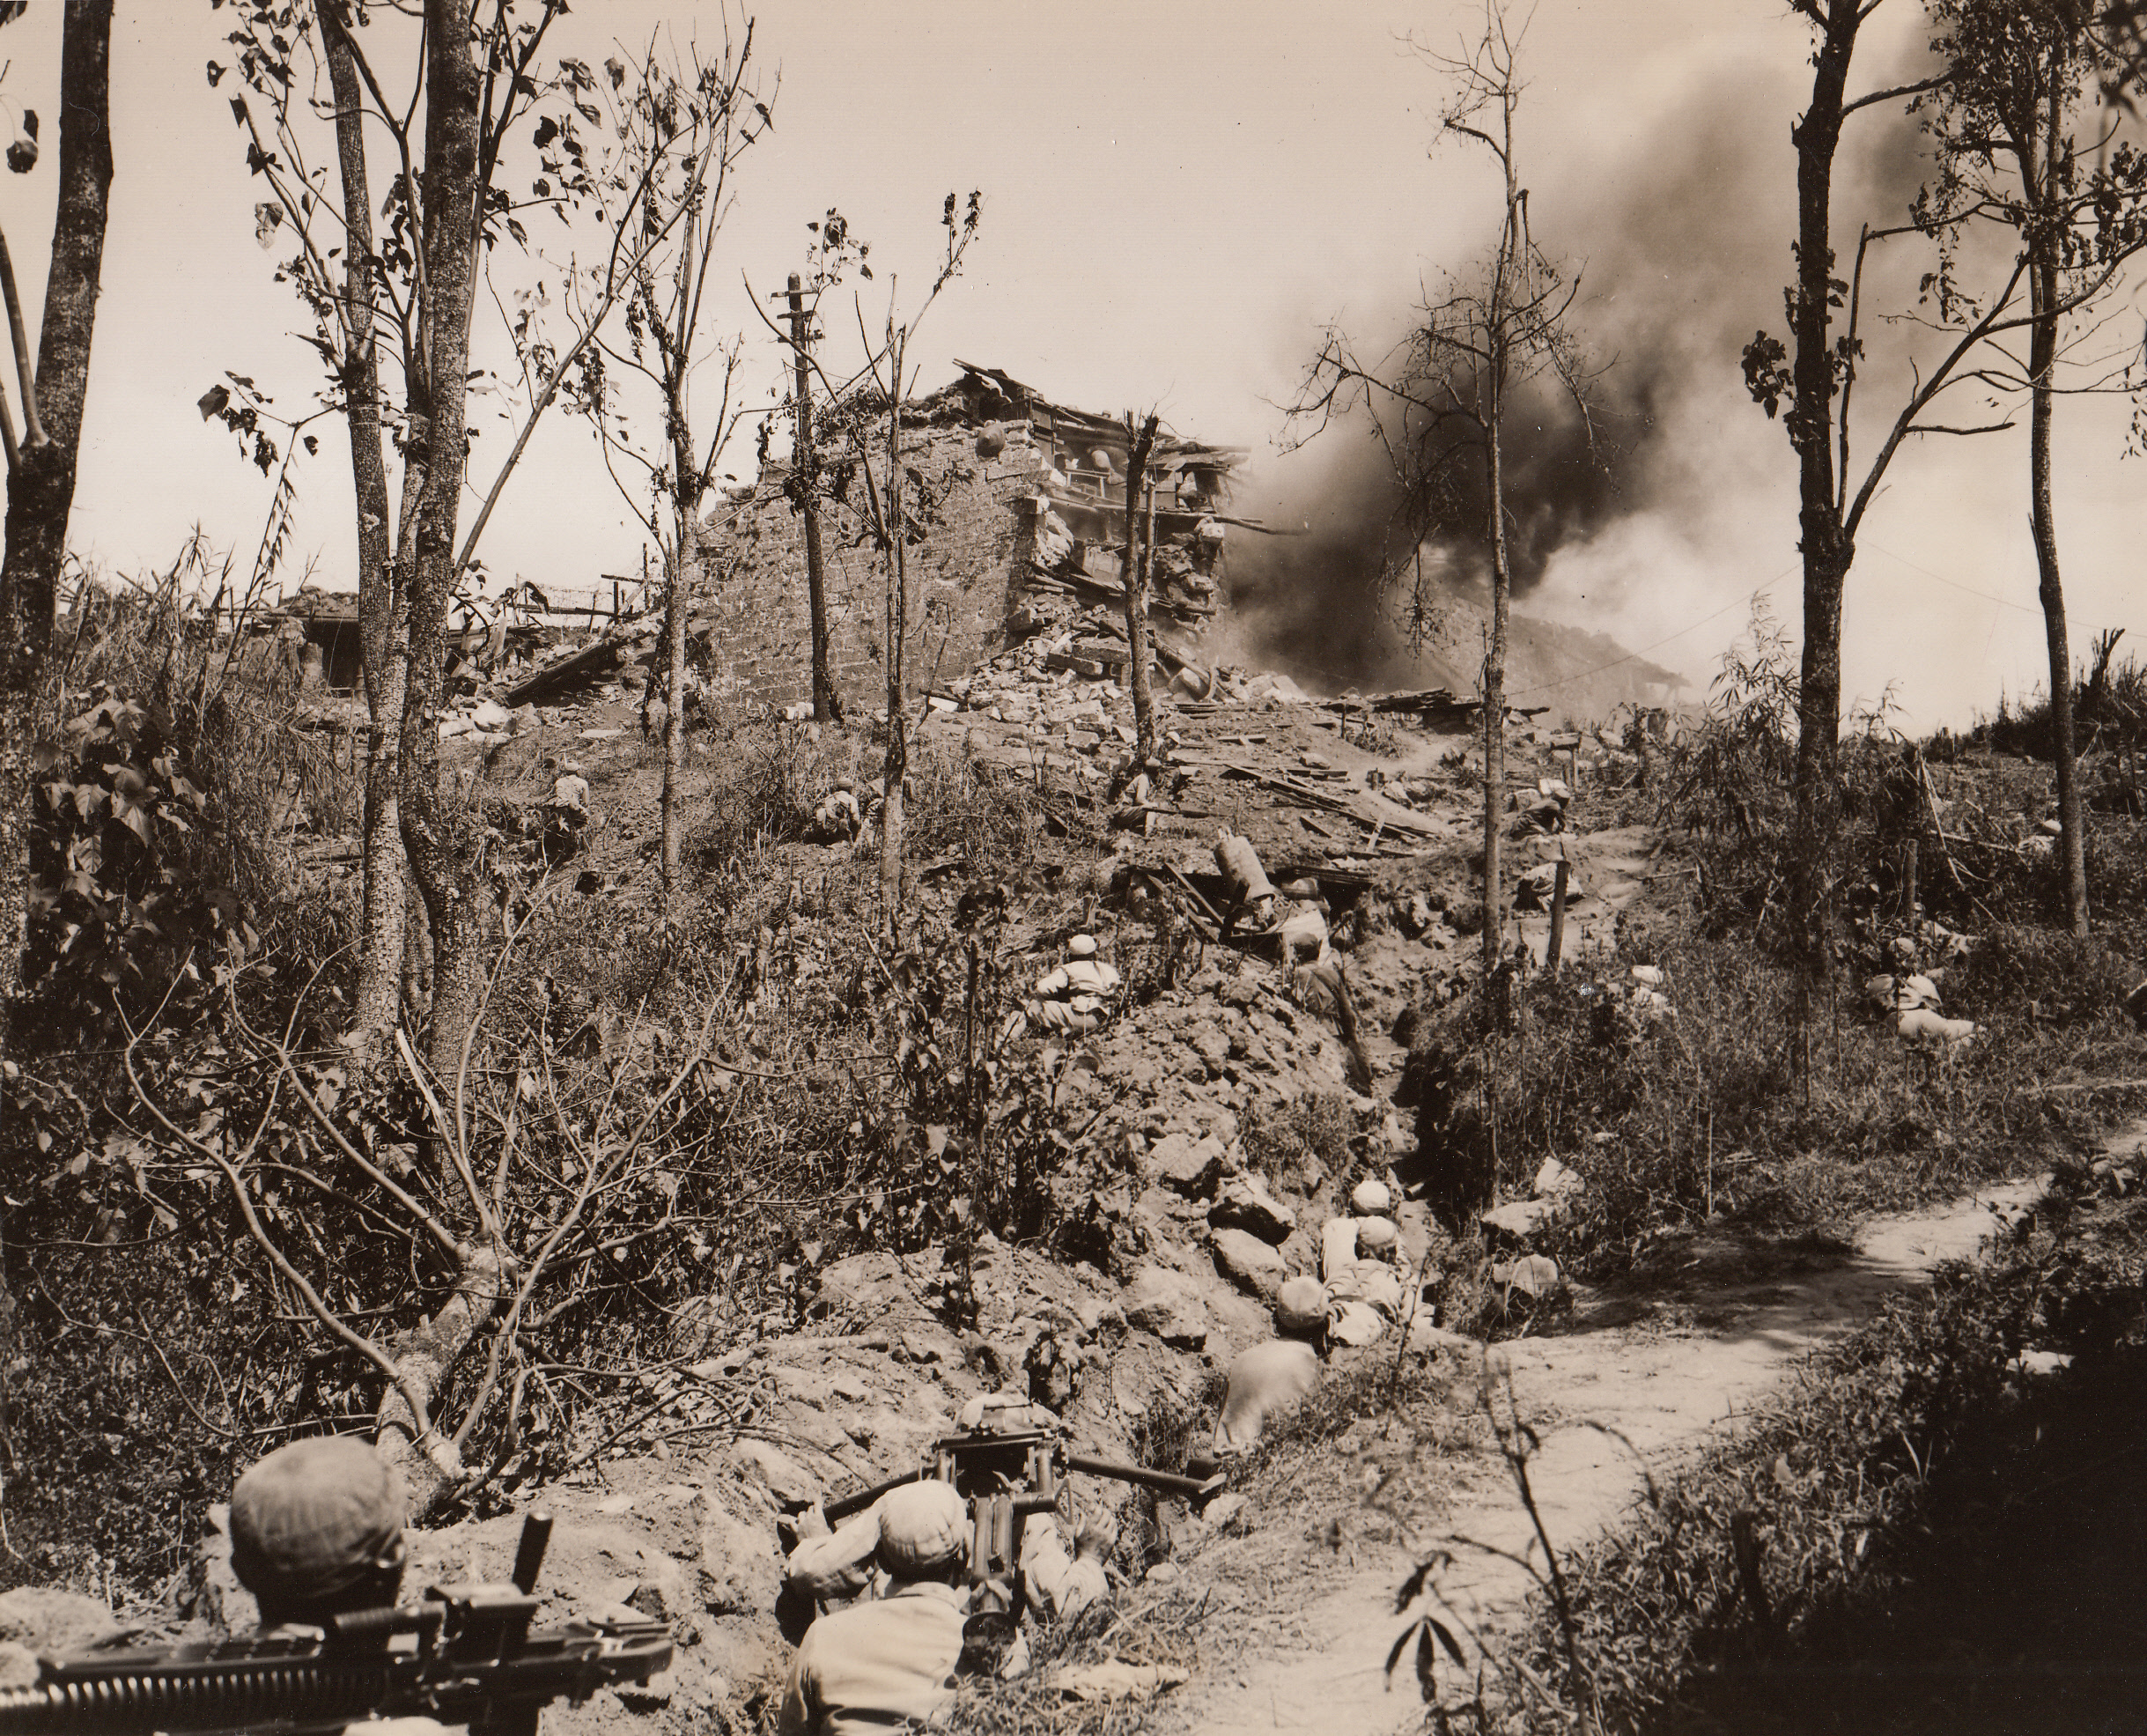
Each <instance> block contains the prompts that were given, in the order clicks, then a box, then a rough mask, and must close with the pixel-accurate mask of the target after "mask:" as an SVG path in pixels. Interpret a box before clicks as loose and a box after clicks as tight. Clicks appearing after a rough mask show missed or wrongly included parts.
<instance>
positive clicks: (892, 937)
mask: <svg viewBox="0 0 2147 1736" xmlns="http://www.w3.org/2000/svg"><path fill="white" fill-rule="evenodd" d="M903 350H904V344H903V342H902V334H901V333H900V332H899V331H898V332H897V333H896V337H895V341H894V343H893V344H891V345H890V346H889V359H890V360H891V361H892V363H893V366H892V368H891V369H890V370H889V374H888V378H889V380H892V381H893V382H894V383H893V386H892V388H890V389H889V393H888V403H887V529H888V542H889V548H888V555H887V761H886V764H885V766H884V767H883V768H882V787H883V788H884V790H885V792H886V794H885V795H884V796H883V797H882V801H881V804H880V924H881V929H882V934H884V936H885V937H886V939H887V940H888V941H889V942H890V943H891V942H895V941H896V940H897V939H899V938H900V936H901V934H902V819H903V815H902V796H903V788H902V787H903V781H904V779H905V778H907V777H908V775H909V771H910V742H909V732H908V728H907V724H908V718H907V716H906V714H905V705H906V701H905V699H904V695H903V691H902V684H903V683H902V666H903V646H904V641H905V640H906V639H908V638H909V632H910V570H909V563H908V558H907V557H906V555H905V554H904V545H905V542H906V539H905V537H904V534H903V505H902V494H903V490H902V363H903Z"/></svg>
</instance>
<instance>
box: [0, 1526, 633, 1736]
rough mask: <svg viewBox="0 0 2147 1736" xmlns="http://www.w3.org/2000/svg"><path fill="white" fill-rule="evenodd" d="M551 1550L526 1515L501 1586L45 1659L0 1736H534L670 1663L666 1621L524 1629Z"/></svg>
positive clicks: (7, 1702) (1, 1691)
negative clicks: (568, 1712) (417, 1722)
mask: <svg viewBox="0 0 2147 1736" xmlns="http://www.w3.org/2000/svg"><path fill="white" fill-rule="evenodd" d="M550 1540H551V1518H550V1515H549V1514H543V1513H532V1514H531V1515H530V1516H529V1517H528V1519H526V1520H525V1521H524V1522H523V1525H522V1535H521V1542H520V1547H519V1548H517V1549H516V1551H515V1556H514V1583H513V1585H486V1584H476V1583H473V1584H468V1585H436V1586H433V1587H432V1589H431V1590H429V1591H428V1592H426V1593H425V1595H424V1598H423V1599H420V1600H419V1601H418V1602H417V1604H415V1605H411V1606H404V1607H390V1608H386V1609H360V1610H352V1611H349V1612H347V1613H345V1614H341V1615H337V1616H334V1617H332V1618H331V1619H330V1620H329V1621H328V1626H327V1627H326V1628H325V1629H310V1628H299V1629H289V1630H279V1631H277V1632H274V1633H270V1634H268V1635H264V1636H258V1637H255V1638H253V1639H244V1640H232V1641H228V1642H225V1643H224V1644H216V1645H198V1644H196V1645H173V1646H150V1647H140V1648H124V1647H93V1648H92V1649H90V1650H88V1651H77V1652H70V1653H69V1654H67V1655H66V1656H64V1657H61V1658H41V1659H40V1660H39V1666H38V1680H37V1681H36V1683H35V1684H34V1685H33V1686H31V1687H27V1688H0V1736H76V1732H80V1736H150V1733H151V1732H158V1731H163V1732H171V1736H199V1732H237V1731H267V1732H277V1736H301V1732H325V1731H336V1730H340V1729H341V1728H342V1727H343V1725H347V1724H351V1723H355V1722H358V1720H361V1719H364V1718H437V1719H439V1721H440V1722H441V1723H442V1724H466V1725H469V1727H470V1729H471V1731H472V1732H483V1736H535V1732H536V1727H537V1714H538V1712H539V1711H541V1710H542V1709H543V1708H544V1707H545V1706H547V1705H549V1704H550V1703H551V1702H552V1701H554V1700H557V1699H559V1698H561V1697H564V1698H567V1699H570V1700H573V1701H581V1700H586V1699H587V1698H588V1696H589V1695H591V1694H593V1693H594V1692H595V1691H596V1690H597V1689H598V1688H602V1687H606V1686H609V1684H611V1683H614V1682H622V1681H647V1680H648V1679H649V1677H651V1676H653V1675H654V1674H655V1673H657V1672H658V1671H660V1670H662V1669H666V1668H668V1667H669V1666H670V1662H671V1636H670V1632H669V1630H668V1629H667V1628H666V1627H665V1626H664V1624H663V1623H662V1622H660V1621H629V1620H616V1621H615V1620H609V1619H599V1620H596V1621H570V1622H568V1623H567V1624H566V1625H565V1626H564V1627H560V1628H547V1629H539V1630H538V1631H536V1632H535V1633H532V1632H531V1631H530V1630H529V1622H530V1619H531V1618H532V1617H533V1616H534V1615H535V1614H536V1612H537V1607H538V1599H536V1598H535V1596H533V1595H532V1593H533V1592H535V1589H536V1578H537V1570H538V1569H539V1568H540V1567H541V1566H542V1564H543V1559H544V1548H545V1545H546V1544H547V1543H549V1542H550Z"/></svg>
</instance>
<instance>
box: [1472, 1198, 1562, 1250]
mask: <svg viewBox="0 0 2147 1736" xmlns="http://www.w3.org/2000/svg"><path fill="white" fill-rule="evenodd" d="M1550 1220H1551V1208H1550V1205H1549V1203H1548V1202H1547V1201H1546V1200H1514V1201H1513V1202H1512V1203H1511V1204H1509V1205H1504V1206H1494V1208H1492V1209H1491V1210H1489V1211H1487V1212H1486V1213H1485V1214H1484V1215H1483V1216H1482V1217H1481V1218H1480V1219H1479V1220H1478V1221H1479V1223H1482V1224H1483V1226H1484V1228H1485V1229H1487V1230H1497V1231H1498V1232H1499V1233H1500V1234H1501V1235H1502V1236H1510V1237H1513V1238H1514V1239H1515V1240H1516V1241H1521V1242H1525V1241H1527V1240H1528V1239H1529V1238H1530V1237H1531V1236H1534V1235H1535V1234H1536V1233H1537V1232H1538V1230H1541V1229H1542V1228H1543V1226H1544V1225H1545V1224H1546V1223H1549V1222H1550Z"/></svg>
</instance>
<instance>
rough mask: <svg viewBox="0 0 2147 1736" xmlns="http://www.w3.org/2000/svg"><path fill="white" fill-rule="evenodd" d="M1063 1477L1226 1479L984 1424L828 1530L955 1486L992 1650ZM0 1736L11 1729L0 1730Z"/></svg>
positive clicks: (1192, 1489)
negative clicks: (897, 1497) (909, 1496)
mask: <svg viewBox="0 0 2147 1736" xmlns="http://www.w3.org/2000/svg"><path fill="white" fill-rule="evenodd" d="M1066 1472H1080V1473H1081V1474H1084V1475H1088V1476H1092V1477H1109V1478H1110V1479H1111V1480H1113V1481H1117V1482H1122V1483H1133V1484H1135V1485H1137V1486H1138V1487H1140V1488H1142V1489H1153V1490H1155V1492H1156V1493H1157V1494H1159V1495H1175V1496H1184V1498H1186V1499H1187V1500H1199V1499H1200V1498H1202V1497H1203V1496H1210V1495H1213V1494H1214V1493H1215V1492H1216V1491H1217V1490H1219V1489H1221V1488H1222V1487H1223V1485H1224V1484H1225V1483H1226V1482H1227V1481H1228V1478H1226V1477H1224V1476H1222V1475H1221V1474H1217V1475H1215V1476H1213V1477H1183V1476H1179V1475H1178V1474H1177V1473H1175V1472H1171V1471H1151V1470H1150V1469H1148V1468H1147V1466H1145V1465H1123V1464H1120V1463H1118V1461H1117V1460H1115V1459H1096V1458H1094V1457H1092V1456H1090V1455H1089V1454H1088V1453H1081V1452H1069V1451H1068V1450H1067V1448H1066V1441H1065V1439H1064V1437H1062V1436H1060V1435H1058V1434H1056V1433H1053V1432H1051V1431H1050V1430H1048V1429H1026V1428H1022V1429H992V1428H991V1427H990V1426H989V1425H988V1423H987V1425H986V1426H985V1428H984V1429H982V1430H980V1431H979V1432H978V1433H975V1434H968V1435H950V1436H948V1437H946V1438H945V1439H943V1440H938V1441H934V1442H933V1444H932V1447H931V1450H930V1452H929V1453H928V1454H927V1455H926V1459H925V1461H924V1463H923V1464H922V1465H920V1466H919V1467H918V1469H916V1470H914V1471H910V1472H905V1473H904V1474H903V1475H901V1476H899V1477H890V1478H889V1479H888V1480H887V1481H885V1482H882V1483H874V1485H873V1486H872V1487H871V1488H869V1489H860V1490H859V1491H858V1492H857V1493H856V1494H855V1495H848V1496H844V1497H843V1498H842V1499H841V1500H839V1501H831V1502H830V1503H828V1505H827V1507H826V1509H825V1511H826V1514H827V1518H828V1521H829V1523H830V1525H833V1524H838V1523H840V1522H841V1521H842V1520H844V1519H846V1518H849V1517H850V1516H851V1515H852V1513H861V1512H863V1511H865V1509H867V1507H869V1506H871V1505H872V1504H873V1503H874V1502H875V1501H877V1500H878V1499H879V1498H880V1497H881V1496H883V1495H886V1494H888V1493H889V1491H891V1490H894V1489H900V1488H901V1487H902V1486H903V1485H904V1483H911V1482H919V1481H923V1480H924V1479H925V1478H926V1477H928V1476H929V1477H937V1478H938V1479H939V1480H940V1481H941V1482H945V1483H951V1484H953V1485H954V1487H955V1491H956V1492H957V1493H958V1494H960V1495H962V1496H965V1497H966V1498H967V1499H968V1501H969V1511H970V1547H969V1578H970V1585H971V1587H972V1588H973V1590H972V1592H971V1598H970V1611H971V1614H970V1618H969V1622H968V1624H967V1625H968V1633H969V1638H970V1644H971V1645H972V1646H990V1645H992V1644H997V1643H1003V1642H1004V1641H1006V1640H1007V1639H1010V1638H1011V1637H1012V1636H1013V1633H1014V1625H1015V1622H1016V1620H1017V1614H1016V1612H1017V1602H1016V1599H1015V1596H1014V1577H1015V1573H1016V1571H1017V1569H1018V1567H1019V1563H1020V1551H1021V1534H1020V1522H1021V1521H1022V1520H1023V1519H1025V1518H1028V1517H1029V1514H1031V1513H1049V1512H1053V1511H1057V1509H1058V1506H1059V1476H1060V1475H1061V1474H1063V1473H1066ZM0 1736H7V1732H5V1731H4V1729H0Z"/></svg>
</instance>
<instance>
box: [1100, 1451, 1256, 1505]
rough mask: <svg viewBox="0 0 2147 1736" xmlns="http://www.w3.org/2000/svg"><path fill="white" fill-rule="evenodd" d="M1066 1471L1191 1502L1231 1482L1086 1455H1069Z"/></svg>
mask: <svg viewBox="0 0 2147 1736" xmlns="http://www.w3.org/2000/svg"><path fill="white" fill-rule="evenodd" d="M1066 1469H1067V1470H1069V1471H1081V1472H1084V1473H1086V1474H1088V1475H1089V1476H1091V1477H1110V1478H1112V1479H1114V1480H1115V1481H1118V1482H1122V1483H1136V1484H1138V1485H1140V1487H1141V1488H1142V1489H1154V1490H1155V1492H1156V1493H1157V1494H1159V1495H1178V1496H1185V1497H1186V1498H1187V1499H1188V1500H1191V1499H1192V1498H1194V1497H1196V1496H1203V1495H1213V1494H1214V1492H1215V1491H1216V1490H1217V1489H1221V1487H1222V1486H1223V1484H1224V1482H1225V1481H1227V1480H1226V1479H1225V1478H1223V1477H1221V1476H1214V1477H1181V1476H1179V1475H1178V1474H1177V1473H1176V1472H1175V1471H1151V1470H1149V1469H1148V1467H1147V1466H1145V1465H1120V1464H1118V1462H1116V1461H1115V1460H1113V1459H1091V1458H1089V1457H1088V1455H1087V1454H1086V1453H1080V1452H1069V1453H1068V1454H1066Z"/></svg>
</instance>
